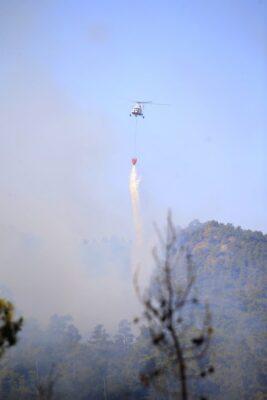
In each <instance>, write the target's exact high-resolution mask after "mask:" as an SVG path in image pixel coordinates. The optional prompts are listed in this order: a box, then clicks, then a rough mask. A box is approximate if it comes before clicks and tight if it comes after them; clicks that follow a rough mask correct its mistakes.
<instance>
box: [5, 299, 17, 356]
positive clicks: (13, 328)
mask: <svg viewBox="0 0 267 400" xmlns="http://www.w3.org/2000/svg"><path fill="white" fill-rule="evenodd" d="M13 318H14V306H13V304H12V303H10V302H9V301H6V300H4V299H1V298H0V357H1V356H2V355H3V354H4V352H5V350H6V348H7V347H10V346H14V345H15V344H16V342H17V333H18V332H19V331H20V330H21V327H22V323H23V319H22V318H19V319H17V320H16V321H14V320H13Z"/></svg>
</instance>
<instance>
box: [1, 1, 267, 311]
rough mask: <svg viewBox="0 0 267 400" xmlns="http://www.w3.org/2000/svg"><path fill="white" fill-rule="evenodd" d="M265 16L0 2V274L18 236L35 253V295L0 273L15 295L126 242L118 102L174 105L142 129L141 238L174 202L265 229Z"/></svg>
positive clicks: (240, 10)
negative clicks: (37, 249)
mask: <svg viewBox="0 0 267 400" xmlns="http://www.w3.org/2000/svg"><path fill="white" fill-rule="evenodd" d="M266 21H267V2H266V1H265V0H262V1H260V0H259V1H257V0H242V1H241V0H240V1H239V0H234V1H233V0H223V1H212V0H198V1H197V0H193V1H189V0H187V1H185V0H175V1H165V2H163V1H161V2H160V1H150V0H146V1H139V0H136V1H98V2H97V1H82V0H75V1H74V0H73V1H71V0H64V1H63V0H57V1H54V0H53V1H52V0H50V1H49V0H47V1H44V2H41V1H35V0H27V1H19V0H18V1H16V0H2V1H1V2H0V59H1V63H0V159H1V168H0V180H1V185H0V198H1V200H0V205H1V221H2V223H1V224H2V225H1V226H3V227H4V229H3V230H2V231H1V232H2V233H1V232H0V233H1V234H2V235H3V237H5V236H4V233H3V232H6V230H8V232H9V235H10V243H9V246H8V244H7V243H6V245H5V248H6V249H9V252H7V253H3V254H5V256H3V257H4V258H3V257H2V258H1V260H0V261H1V262H2V264H1V265H4V264H5V265H7V266H8V265H9V264H8V263H9V262H10V265H11V264H12V265H15V266H16V267H14V268H15V269H14V271H16V272H17V269H16V268H17V266H18V265H20V257H21V254H19V253H20V247H18V259H17V260H14V259H13V258H14V257H15V256H14V250H15V249H14V240H13V242H12V234H11V233H10V232H12V229H13V230H15V231H17V232H24V233H26V234H27V235H28V234H29V235H35V236H36V237H37V238H41V239H40V240H41V242H42V243H43V244H42V246H44V249H43V250H42V252H41V253H40V254H39V255H38V257H40V260H39V259H38V257H37V255H36V257H37V261H38V260H39V261H40V262H41V265H43V267H42V268H43V270H44V271H45V274H44V273H43V274H42V273H41V274H40V270H38V271H36V272H33V271H35V270H34V265H36V262H37V261H36V259H31V263H30V265H32V267H28V268H29V269H28V273H31V277H32V279H33V283H32V289H29V287H27V285H26V283H25V285H26V286H23V285H24V283H21V282H23V281H22V280H21V281H20V283H19V284H18V282H17V281H16V279H17V278H14V273H13V272H12V271H13V270H12V268H10V267H9V270H8V269H6V271H5V272H4V273H2V277H3V278H2V279H3V281H4V283H5V284H7V286H9V287H11V288H12V289H13V288H14V290H15V291H16V290H17V292H18V293H21V297H19V295H18V298H19V299H21V302H22V298H23V294H24V293H25V291H30V290H33V291H32V292H31V293H32V294H34V293H35V292H34V291H36V290H37V289H36V287H37V288H39V289H40V290H44V295H45V290H46V288H47V286H49V287H51V284H50V283H51V282H50V280H49V279H48V278H47V276H48V275H49V273H48V272H49V271H50V272H51V271H54V268H55V266H57V268H58V270H57V273H58V280H60V279H61V277H62V271H64V274H65V275H66V277H65V279H66V280H68V282H69V289H66V287H67V286H66V282H67V281H66V280H65V281H64V291H66V292H68V290H74V289H73V287H74V286H75V285H77V287H79V290H81V287H80V285H81V281H82V284H83V279H82V277H81V276H80V275H79V276H76V275H75V273H76V272H74V267H73V266H74V265H75V263H76V261H77V259H79V257H80V255H79V254H78V249H79V248H80V247H79V246H80V243H81V242H82V241H83V240H85V239H86V240H87V239H89V240H90V239H91V238H96V239H99V240H101V239H102V238H103V237H111V236H117V237H122V238H123V239H126V240H129V239H131V237H132V234H133V224H132V216H131V204H130V197H129V190H128V181H129V173H130V168H131V165H130V160H131V158H132V156H133V155H134V154H133V152H134V148H133V147H134V146H133V132H134V122H135V121H134V120H133V118H130V117H129V111H130V108H131V103H130V102H129V101H128V100H127V99H128V98H130V99H140V100H152V101H154V102H158V103H169V104H170V106H166V107H160V106H147V107H146V108H145V116H146V118H145V119H144V120H139V121H138V138H137V142H138V143H137V154H136V155H137V157H138V164H137V168H138V173H139V175H140V176H141V184H140V194H141V208H142V216H143V221H144V226H145V228H146V229H148V230H149V229H150V228H151V226H152V222H153V221H157V222H158V224H159V225H160V226H162V225H163V224H164V219H165V216H166V212H167V209H168V208H171V209H172V211H173V214H174V218H175V222H176V223H177V224H179V225H182V226H185V225H187V224H188V223H189V222H190V221H192V220H194V219H199V220H200V221H201V222H205V221H207V220H211V219H213V220H218V221H219V222H224V223H228V222H230V223H233V224H234V225H240V226H241V227H243V228H249V229H253V230H262V231H263V232H265V233H266V232H267V213H266V203H267V183H266V174H267V161H266V146H267V139H266V137H267V135H266V132H267V76H266V74H267V72H266V71H267V68H266V67H267V41H266V38H267V32H266V31H267V22H266ZM14 237H17V236H16V235H15V236H14ZM38 240H39V239H38ZM15 242H16V241H15ZM38 243H39V242H38ZM15 247H16V246H15ZM57 249H60V250H61V251H59V252H57ZM6 251H7V250H6ZM44 255H45V256H44ZM12 257H13V258H12ZM26 259H27V257H26ZM26 259H25V260H26ZM8 260H9V261H8ZM25 260H24V263H25V268H26V264H27V263H26V261H25ZM66 260H67V261H66ZM39 261H38V262H39ZM66 262H67V264H68V265H67V266H66ZM47 265H50V267H47ZM60 266H62V269H61V267H60ZM47 268H48V270H47ZM49 268H50V269H49ZM66 270H67V273H66ZM8 271H9V272H8ZM22 271H24V273H25V271H26V269H25V270H23V269H22ZM75 271H76V270H75ZM21 273H22V272H21ZM35 273H36V275H34V274H35ZM53 273H54V272H53ZM12 274H13V275H12ZM22 276H23V273H22ZM56 276H57V275H56ZM56 279H57V278H56ZM114 279H115V278H114ZM38 280H39V281H41V283H42V285H43V286H44V289H42V286H41V285H39V284H38ZM75 282H76V283H75ZM46 284H47V285H46ZM113 284H114V285H115V283H114V282H113ZM38 285H39V286H38ZM73 285H74V286H73ZM107 285H109V281H108V280H107ZM118 285H120V283H118ZM39 289H38V290H39ZM54 290H55V296H54V297H53V295H52V293H51V299H54V298H57V296H58V293H57V288H56V287H55V288H54ZM84 290H85V289H84ZM86 290H87V289H86ZM86 290H85V291H86ZM62 296H63V295H62ZM64 302H65V298H64V296H63V297H62V307H63V305H64ZM118 302H119V304H121V300H120V299H119V300H118ZM58 303H59V304H60V302H58ZM31 304H32V302H31ZM76 306H77V308H78V309H80V300H79V301H78V300H77V304H76ZM53 307H54V303H53V302H52V300H51V309H53ZM73 307H74V309H75V302H74V305H73ZM63 308H64V307H63ZM63 308H62V309H63ZM59 311H60V310H59ZM70 311H71V310H70ZM73 312H74V311H73Z"/></svg>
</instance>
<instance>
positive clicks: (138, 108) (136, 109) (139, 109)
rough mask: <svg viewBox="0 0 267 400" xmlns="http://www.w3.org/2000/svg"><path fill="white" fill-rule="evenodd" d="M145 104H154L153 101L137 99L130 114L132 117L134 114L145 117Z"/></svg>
mask: <svg viewBox="0 0 267 400" xmlns="http://www.w3.org/2000/svg"><path fill="white" fill-rule="evenodd" d="M144 104H152V101H135V104H134V105H133V107H132V109H131V112H130V114H129V115H130V117H131V116H134V117H143V118H145V116H144V113H143V110H144Z"/></svg>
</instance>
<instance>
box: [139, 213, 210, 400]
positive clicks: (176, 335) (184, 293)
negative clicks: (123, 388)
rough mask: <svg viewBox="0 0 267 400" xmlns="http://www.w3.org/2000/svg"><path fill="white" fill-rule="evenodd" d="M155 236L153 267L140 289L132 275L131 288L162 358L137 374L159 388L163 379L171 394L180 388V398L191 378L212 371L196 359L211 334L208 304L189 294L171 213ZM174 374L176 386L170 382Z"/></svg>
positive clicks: (188, 263) (191, 274) (189, 276)
mask: <svg viewBox="0 0 267 400" xmlns="http://www.w3.org/2000/svg"><path fill="white" fill-rule="evenodd" d="M158 237H159V241H160V249H158V248H155V249H154V250H153V256H154V260H155V263H156V271H155V274H154V275H153V277H152V280H151V282H150V286H149V288H148V289H147V290H146V291H145V292H144V293H141V290H140V287H139V283H138V276H137V275H136V276H135V288H136V291H137V294H138V297H139V299H140V300H141V302H142V304H143V307H144V311H143V319H144V320H145V321H146V324H147V326H148V331H149V334H150V339H151V342H152V344H153V345H154V346H155V347H156V348H157V350H158V354H159V356H160V357H156V356H155V357H154V358H153V359H151V360H150V362H149V365H147V368H146V370H145V371H143V372H142V373H141V374H140V378H141V380H142V382H143V383H144V384H145V385H149V384H150V383H152V382H153V383H154V384H155V385H158V383H159V382H160V380H161V382H160V385H159V386H158V387H162V379H163V377H165V383H164V390H166V391H168V393H169V395H171V396H175V398H176V396H177V393H178V391H179V392H180V393H181V398H182V399H183V400H187V399H188V380H189V378H191V377H193V376H194V377H196V376H198V377H202V378H204V377H205V376H206V375H207V374H209V373H212V372H213V370H214V369H213V367H212V366H208V367H207V368H206V369H205V368H203V365H201V363H200V360H201V359H202V358H203V356H204V354H205V352H206V350H207V347H208V345H209V340H210V337H211V334H212V328H211V315H210V312H209V309H208V305H206V307H203V306H201V305H200V303H199V300H198V298H197V297H196V296H193V294H192V287H193V285H194V283H195V271H194V266H193V263H192V259H191V256H190V255H189V254H188V253H187V251H186V249H184V248H183V247H182V246H181V244H180V242H179V235H178V233H177V230H176V229H175V227H174V225H173V222H172V219H171V215H170V214H169V215H168V218H167V232H166V237H165V238H163V237H162V235H161V233H160V232H159V231H158ZM138 320H139V319H137V320H136V322H138ZM200 367H201V368H200ZM199 368H200V372H199ZM168 378H169V379H168ZM177 378H178V382H179V385H178V387H177V386H176V385H175V384H174V382H177Z"/></svg>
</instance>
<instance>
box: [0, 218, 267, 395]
mask: <svg viewBox="0 0 267 400" xmlns="http://www.w3.org/2000/svg"><path fill="white" fill-rule="evenodd" d="M178 231H179V244H180V245H181V246H184V248H185V249H186V251H187V252H188V253H189V254H191V255H192V261H193V264H194V266H195V270H196V283H195V286H194V288H193V294H195V295H196V296H197V297H198V298H199V299H200V300H201V301H202V302H203V301H208V303H209V304H210V308H211V313H212V325H213V331H214V332H213V338H212V341H211V344H210V347H209V349H208V351H207V354H206V358H208V359H209V360H210V361H211V363H212V365H213V366H214V368H215V373H213V374H212V375H210V376H209V377H207V379H201V378H199V380H198V381H197V382H192V384H191V388H192V389H194V391H196V393H199V395H198V396H196V397H195V398H200V396H201V395H202V394H204V395H205V396H206V397H205V398H208V399H216V400H220V399H229V400H237V399H245V400H253V399H255V400H263V399H266V398H267V396H266V393H267V376H266V371H267V352H266V345H267V337H266V332H267V314H266V311H267V301H266V293H267V291H266V289H267V275H266V273H267V267H266V262H267V235H263V234H262V233H261V232H252V231H249V230H242V229H241V228H235V227H233V226H232V225H231V224H227V225H224V224H219V223H217V222H215V221H211V222H208V223H204V224H201V223H199V222H197V221H194V222H193V223H191V224H190V225H189V226H188V227H187V228H185V229H181V228H178ZM97 251H98V252H99V249H98V250H97ZM110 251H111V253H112V250H110ZM125 254H126V253H125ZM100 256H101V255H99V257H98V259H99V260H101V257H102V256H101V257H100ZM103 257H104V256H103ZM125 260H127V257H126V256H125ZM125 268H126V269H128V268H129V265H126V264H125ZM86 307H94V305H93V304H87V305H86ZM110 312H111V313H112V310H110ZM99 320H101V315H100V316H99ZM103 324H105V321H103ZM155 352H156V350H155V349H154V348H153V347H152V345H150V342H149V336H148V332H147V330H146V328H145V327H143V328H141V330H140V333H139V334H138V335H137V336H136V337H135V336H134V335H133V333H132V330H131V323H130V322H128V321H126V320H124V321H121V322H120V323H118V329H117V332H116V333H115V334H109V333H108V332H107V331H106V330H105V327H104V326H103V325H98V326H96V327H95V328H94V329H93V331H92V332H90V333H89V334H88V335H87V336H84V337H81V334H80V332H79V330H78V328H77V327H76V326H75V325H74V324H73V321H72V318H71V317H68V316H57V315H54V316H53V317H51V320H50V324H49V326H48V327H47V328H41V327H40V326H39V324H38V322H37V321H34V320H29V321H25V326H24V327H23V330H22V332H21V334H20V340H19V343H18V344H17V346H16V347H15V348H13V349H10V350H8V351H7V352H6V354H5V356H4V357H3V358H2V359H1V369H0V398H1V399H2V398H3V399H6V400H15V399H16V400H17V399H25V400H26V399H27V400H31V399H38V398H39V399H41V398H45V399H48V398H49V397H40V396H41V393H45V391H46V390H48V388H49V387H50V388H51V384H52V387H53V390H54V393H55V397H54V398H55V399H59V400H60V399H66V400H68V399H70V400H72V399H74V398H75V399H77V400H85V399H88V400H89V399H90V400H98V399H99V400H100V399H109V400H117V399H118V400H124V399H160V400H164V399H165V398H166V397H164V395H162V394H160V393H157V392H156V391H155V389H153V388H151V387H150V388H148V387H144V386H143V385H142V384H141V383H140V381H139V373H140V371H143V370H144V369H146V368H148V367H149V365H150V364H151V362H153V359H154V356H155ZM49 385H50V386H49ZM38 393H39V394H38ZM38 396H39V397H38ZM47 396H48V395H47ZM203 398H204V397H203ZM51 399H52V397H51Z"/></svg>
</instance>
